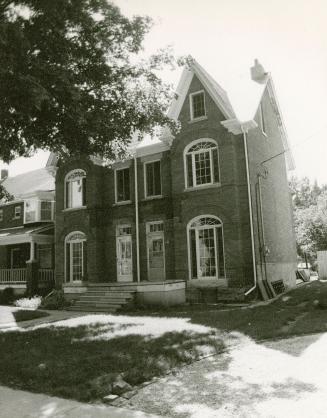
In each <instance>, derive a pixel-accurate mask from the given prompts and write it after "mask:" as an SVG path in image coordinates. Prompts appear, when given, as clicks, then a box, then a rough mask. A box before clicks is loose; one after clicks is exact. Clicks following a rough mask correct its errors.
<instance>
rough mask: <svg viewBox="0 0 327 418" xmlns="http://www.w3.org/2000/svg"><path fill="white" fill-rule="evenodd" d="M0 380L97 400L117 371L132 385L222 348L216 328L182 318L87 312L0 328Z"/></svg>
mask: <svg viewBox="0 0 327 418" xmlns="http://www.w3.org/2000/svg"><path fill="white" fill-rule="evenodd" d="M0 346H1V357H0V384H3V385H6V386H10V387H13V388H20V389H24V390H29V391H32V392H42V393H46V394H49V395H54V396H60V397H64V398H72V399H76V400H80V401H97V400H100V399H102V397H103V396H105V395H108V394H109V393H110V390H111V387H110V385H111V383H112V382H113V381H114V380H115V379H116V377H117V375H119V374H120V375H122V377H123V379H124V380H125V381H126V382H127V383H129V384H130V385H132V386H134V385H139V384H140V383H142V382H145V381H149V380H151V379H152V378H153V377H155V376H161V375H164V374H166V373H167V371H169V370H172V369H174V368H177V367H180V366H182V365H185V364H188V363H191V362H193V361H195V360H197V359H199V358H201V357H202V356H203V355H205V354H217V353H219V352H221V351H222V350H223V349H224V343H223V341H222V339H219V338H217V337H216V334H215V332H214V331H212V330H211V329H210V328H207V327H203V326H201V325H192V324H189V323H188V321H186V320H184V319H174V320H172V319H165V318H146V317H141V318H137V317H133V318H132V317H126V316H113V315H87V316H84V317H81V318H73V319H71V320H67V321H61V322H60V323H57V324H56V325H54V324H51V325H47V326H45V325H40V326H39V327H38V328H35V329H33V330H28V331H22V330H21V331H8V332H3V333H0Z"/></svg>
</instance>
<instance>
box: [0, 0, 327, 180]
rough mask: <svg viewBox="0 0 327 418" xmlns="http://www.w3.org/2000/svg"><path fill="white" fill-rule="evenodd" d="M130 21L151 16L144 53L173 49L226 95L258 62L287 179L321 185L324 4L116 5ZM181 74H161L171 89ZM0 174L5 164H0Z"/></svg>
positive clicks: (326, 57)
mask: <svg viewBox="0 0 327 418" xmlns="http://www.w3.org/2000/svg"><path fill="white" fill-rule="evenodd" d="M114 2H115V4H117V5H118V6H119V7H120V8H121V10H122V12H123V13H124V14H126V15H128V16H132V15H135V14H139V15H149V16H151V17H152V18H153V20H154V26H153V28H152V30H151V32H150V33H149V34H148V35H147V37H146V39H145V44H144V45H145V53H146V54H150V53H152V52H155V51H156V50H157V49H159V48H162V47H165V46H168V45H171V46H172V47H173V50H174V53H175V54H176V55H177V56H179V55H189V54H190V55H192V56H193V57H194V58H195V59H196V60H197V61H198V62H199V64H200V65H202V67H204V68H205V69H206V70H207V71H208V72H209V74H211V75H212V76H213V77H214V78H215V79H216V81H217V82H218V83H219V84H220V85H221V86H222V87H223V88H225V90H227V93H228V86H233V83H234V81H235V82H237V81H240V80H242V78H244V77H250V71H249V69H250V67H251V66H252V65H253V61H254V59H255V58H257V59H259V61H260V62H261V63H262V65H263V66H264V68H265V70H266V71H269V72H270V73H271V75H272V78H273V80H274V84H275V87H276V90H277V96H278V100H279V103H280V107H281V110H282V114H283V118H284V122H285V125H286V130H287V132H288V137H289V142H290V145H291V149H292V152H293V156H294V159H295V164H296V170H295V171H294V172H293V174H295V175H297V176H299V177H304V176H307V177H309V178H310V179H311V180H312V181H314V180H317V181H318V183H319V184H321V183H327V141H326V139H327V138H326V131H327V117H326V113H327V112H326V111H327V109H326V98H327V25H326V22H327V2H326V0H311V1H308V0H286V1H285V0H274V1H271V0H202V1H201V3H196V2H191V1H190V0H178V1H177V0H164V1H162V0H160V1H159V0H115V1H114ZM180 73H181V72H180V70H176V71H174V72H172V73H168V72H165V73H164V74H163V78H164V80H165V81H168V82H172V83H174V84H175V85H176V84H177V82H178V79H179V76H180ZM47 156H48V154H47V153H45V152H40V153H39V154H38V155H36V156H34V157H33V158H30V159H17V160H16V161H14V162H12V163H11V164H10V166H9V170H10V175H16V174H19V173H22V172H24V171H28V170H31V169H35V168H38V167H42V166H44V164H45V163H46V160H47ZM0 166H1V167H2V168H3V167H4V165H3V164H0Z"/></svg>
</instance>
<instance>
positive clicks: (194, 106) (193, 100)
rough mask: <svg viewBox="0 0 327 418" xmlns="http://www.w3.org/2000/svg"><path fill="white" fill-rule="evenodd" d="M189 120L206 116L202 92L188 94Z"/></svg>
mask: <svg viewBox="0 0 327 418" xmlns="http://www.w3.org/2000/svg"><path fill="white" fill-rule="evenodd" d="M190 106H191V120H194V119H199V118H203V117H205V116H206V107H205V98H204V91H197V92H196V93H192V94H190Z"/></svg>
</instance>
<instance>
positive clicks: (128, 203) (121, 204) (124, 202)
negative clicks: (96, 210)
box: [112, 200, 132, 207]
mask: <svg viewBox="0 0 327 418" xmlns="http://www.w3.org/2000/svg"><path fill="white" fill-rule="evenodd" d="M131 203H132V201H131V200H124V201H123V202H116V203H114V204H113V205H112V206H113V207H115V206H124V205H130V204H131Z"/></svg>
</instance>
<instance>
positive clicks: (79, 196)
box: [65, 170, 86, 209]
mask: <svg viewBox="0 0 327 418" xmlns="http://www.w3.org/2000/svg"><path fill="white" fill-rule="evenodd" d="M85 205H86V172H85V171H84V170H73V171H71V172H70V173H68V174H67V176H66V178H65V208H66V209H70V208H80V207H83V206H85Z"/></svg>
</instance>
